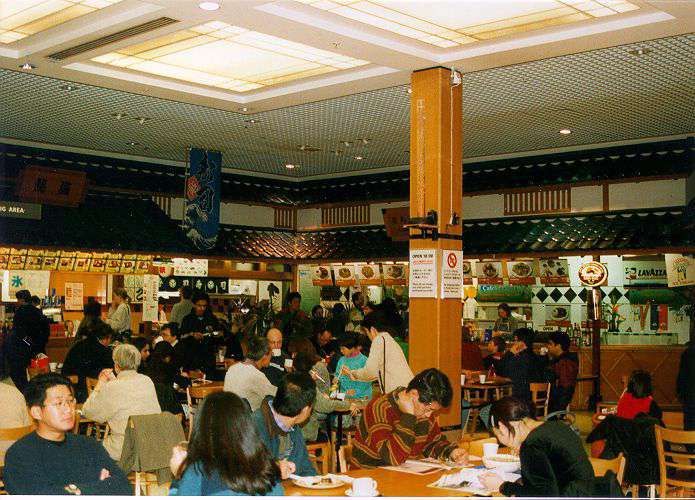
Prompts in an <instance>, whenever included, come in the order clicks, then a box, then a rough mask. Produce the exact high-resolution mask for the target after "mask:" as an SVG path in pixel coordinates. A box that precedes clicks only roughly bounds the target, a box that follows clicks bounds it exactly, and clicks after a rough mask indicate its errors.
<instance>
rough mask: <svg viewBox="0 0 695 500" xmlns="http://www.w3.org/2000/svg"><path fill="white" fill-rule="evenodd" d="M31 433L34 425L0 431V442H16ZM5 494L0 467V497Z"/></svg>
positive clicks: (0, 468)
mask: <svg viewBox="0 0 695 500" xmlns="http://www.w3.org/2000/svg"><path fill="white" fill-rule="evenodd" d="M33 431H34V424H31V425H27V426H25V427H10V428H7V429H0V441H17V440H18V439H22V438H23V437H24V436H26V435H27V434H29V433H31V432H33ZM7 494H8V493H7V491H6V490H5V483H4V482H3V481H2V467H1V466H0V495H7Z"/></svg>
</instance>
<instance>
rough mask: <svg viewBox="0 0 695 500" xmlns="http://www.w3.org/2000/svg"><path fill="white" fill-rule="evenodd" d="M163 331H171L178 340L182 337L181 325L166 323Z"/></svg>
mask: <svg viewBox="0 0 695 500" xmlns="http://www.w3.org/2000/svg"><path fill="white" fill-rule="evenodd" d="M162 330H169V331H170V332H171V334H172V335H173V336H174V337H176V338H179V337H180V336H181V333H180V332H179V324H178V323H165V324H164V325H162V327H161V328H160V329H159V331H160V332H161V331H162Z"/></svg>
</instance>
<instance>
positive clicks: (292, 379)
mask: <svg viewBox="0 0 695 500" xmlns="http://www.w3.org/2000/svg"><path fill="white" fill-rule="evenodd" d="M314 399H316V382H314V379H312V378H311V377H310V376H309V374H307V373H288V374H287V375H285V378H284V379H283V381H282V384H280V387H278V392H277V394H276V395H275V399H273V409H274V410H275V411H276V412H278V413H279V414H280V415H282V416H284V417H296V416H297V415H299V414H300V413H301V412H302V410H303V409H304V408H305V407H306V406H312V405H313V404H314Z"/></svg>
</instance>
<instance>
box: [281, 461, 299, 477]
mask: <svg viewBox="0 0 695 500" xmlns="http://www.w3.org/2000/svg"><path fill="white" fill-rule="evenodd" d="M278 467H280V477H281V478H282V479H287V478H288V477H290V474H294V472H295V471H296V470H297V466H296V465H295V464H294V462H289V461H287V460H280V461H278Z"/></svg>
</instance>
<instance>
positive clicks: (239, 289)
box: [229, 279, 258, 297]
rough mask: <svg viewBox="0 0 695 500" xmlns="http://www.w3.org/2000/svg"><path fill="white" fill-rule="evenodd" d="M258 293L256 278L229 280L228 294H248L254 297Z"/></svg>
mask: <svg viewBox="0 0 695 500" xmlns="http://www.w3.org/2000/svg"><path fill="white" fill-rule="evenodd" d="M257 293H258V281H256V280H233V279H230V280H229V294H230V295H250V296H252V297H255V296H256V294H257Z"/></svg>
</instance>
